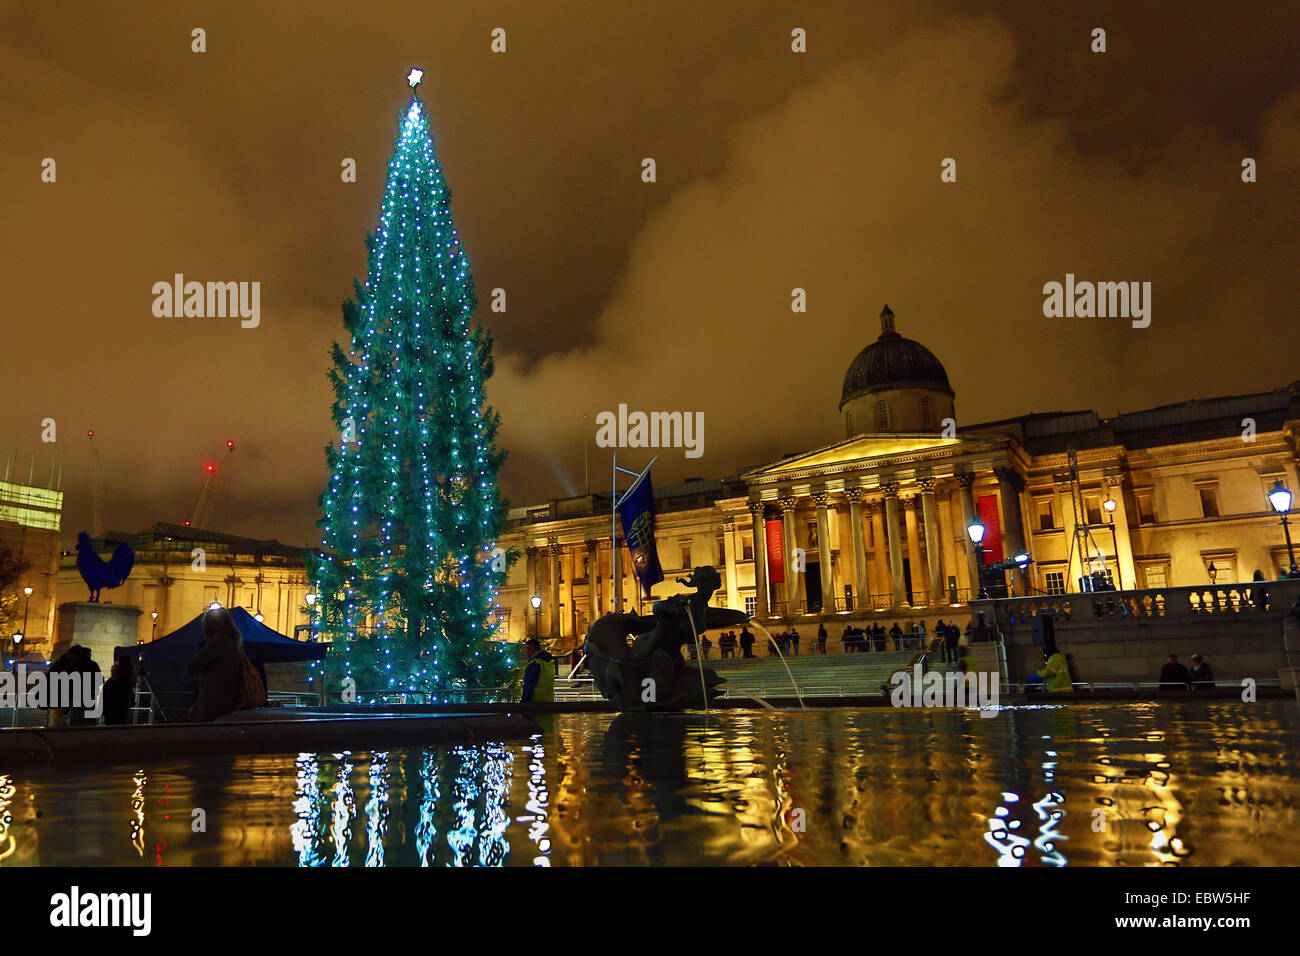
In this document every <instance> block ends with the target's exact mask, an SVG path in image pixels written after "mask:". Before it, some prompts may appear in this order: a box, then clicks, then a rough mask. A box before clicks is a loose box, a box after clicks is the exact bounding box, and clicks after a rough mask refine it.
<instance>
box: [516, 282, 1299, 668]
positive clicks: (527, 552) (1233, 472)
mask: <svg viewBox="0 0 1300 956" xmlns="http://www.w3.org/2000/svg"><path fill="white" fill-rule="evenodd" d="M880 322H881V331H880V336H879V337H878V338H877V339H876V340H875V341H874V342H872V343H871V344H869V345H868V346H867V347H866V348H864V349H863V350H862V351H861V352H859V353H858V355H857V357H856V358H854V359H853V361H852V363H850V365H849V367H848V370H847V371H846V373H845V376H844V389H843V393H842V397H841V399H840V405H839V413H840V417H841V420H842V422H843V426H844V436H845V437H844V439H843V440H842V441H838V442H836V443H834V444H831V445H827V446H825V447H822V448H815V449H812V450H810V451H807V452H804V453H802V454H798V455H794V456H792V457H788V458H785V459H782V460H780V461H776V462H772V463H770V464H767V465H764V466H762V467H759V468H754V469H751V470H748V471H743V472H741V473H740V474H738V475H735V476H732V477H728V478H721V479H693V480H688V481H687V482H686V483H684V484H681V485H675V486H669V487H663V488H656V489H655V511H656V515H655V537H656V540H657V544H658V550H659V560H660V564H661V565H662V567H663V570H664V575H665V578H666V580H665V581H664V582H663V583H661V584H659V585H656V587H655V589H654V595H655V598H659V597H663V596H666V595H668V594H673V593H677V592H678V591H680V590H682V588H681V586H680V585H678V584H676V583H675V581H674V579H675V578H676V577H678V576H683V575H686V574H688V573H689V569H690V568H692V567H694V566H695V565H701V564H712V565H714V566H716V567H717V569H718V570H719V572H720V573H721V576H722V588H721V589H720V590H719V591H718V592H717V594H716V595H715V600H716V602H717V603H718V604H719V605H725V606H729V607H736V608H744V609H745V610H747V611H748V612H749V613H751V614H753V615H755V616H757V617H758V619H759V620H761V621H763V622H765V623H766V622H771V621H775V622H778V623H781V622H785V621H798V622H799V623H800V624H801V625H803V624H805V623H806V624H807V625H808V626H809V627H811V628H813V629H815V628H816V626H817V623H818V622H819V621H822V622H826V623H827V624H828V626H831V627H832V628H834V630H833V633H834V634H838V633H839V628H840V627H841V626H843V625H845V624H848V623H850V622H852V623H859V624H860V623H863V622H867V623H871V622H875V621H889V620H902V619H905V618H913V619H927V620H929V621H933V620H934V619H935V618H938V617H949V618H951V617H958V618H960V617H962V616H963V615H962V611H961V610H960V608H961V606H962V605H965V604H966V602H967V601H968V600H969V599H970V598H971V597H972V595H977V594H978V591H979V587H980V577H979V576H978V571H977V570H976V569H977V567H978V565H977V563H976V562H977V556H976V550H975V548H974V546H973V545H972V543H971V540H970V537H969V536H968V534H967V528H968V526H970V525H971V524H972V522H973V521H974V519H975V518H976V516H978V517H979V519H980V521H981V523H982V524H983V525H984V527H985V529H986V531H985V536H984V540H983V544H982V548H983V558H984V561H985V564H986V565H992V564H998V563H1003V564H1009V563H1010V559H1012V558H1013V556H1015V555H1016V554H1017V553H1019V552H1021V551H1022V550H1023V551H1027V552H1028V554H1029V556H1030V559H1031V563H1030V564H1029V565H1028V566H1027V568H1025V570H1023V571H1022V570H1016V569H1014V568H1012V569H1009V570H998V569H992V568H987V569H986V571H985V577H984V583H985V586H986V587H988V586H989V583H990V580H991V579H992V580H995V581H996V585H997V587H999V588H1005V590H1006V592H1007V593H1010V594H1062V593H1066V592H1076V591H1081V590H1084V583H1083V582H1084V580H1087V581H1097V580H1099V579H1100V580H1105V581H1108V582H1110V583H1113V584H1114V585H1115V586H1116V587H1118V588H1119V589H1121V590H1131V589H1135V588H1166V587H1176V586H1184V585H1186V586H1194V585H1208V584H1214V583H1216V582H1217V583H1218V584H1220V585H1222V584H1224V583H1227V582H1233V581H1247V580H1250V578H1251V577H1252V575H1253V574H1254V572H1255V571H1257V570H1258V571H1261V572H1263V574H1264V575H1265V577H1267V578H1270V579H1276V578H1278V577H1280V576H1281V575H1282V574H1284V573H1285V572H1286V571H1287V570H1288V568H1289V566H1290V559H1289V557H1288V554H1287V547H1286V543H1285V539H1284V537H1283V531H1282V527H1281V524H1280V521H1279V519H1278V516H1277V514H1276V513H1275V512H1274V511H1273V510H1272V508H1271V507H1270V505H1269V501H1268V498H1267V496H1266V495H1267V492H1268V491H1269V490H1270V489H1272V488H1273V487H1274V486H1275V485H1276V484H1277V482H1279V481H1280V482H1281V483H1282V484H1283V485H1284V486H1285V487H1286V488H1288V489H1290V490H1291V491H1293V492H1296V491H1298V490H1300V480H1297V471H1296V463H1297V460H1298V457H1300V456H1298V448H1297V440H1298V438H1297V429H1298V428H1300V382H1293V383H1291V384H1290V385H1287V386H1284V387H1282V388H1278V389H1276V390H1275V391H1270V392H1261V393H1258V394H1253V395H1241V396H1234V397H1225V398H1213V399H1205V400H1201V401H1192V402H1186V403H1182V404H1177V405H1166V406H1162V407H1160V408H1153V409H1150V410H1147V411H1140V412H1131V413H1127V414H1122V415H1117V416H1115V417H1114V418H1101V417H1099V416H1098V415H1097V414H1096V413H1095V412H1092V411H1075V412H1052V413H1046V414H1039V413H1036V414H1031V415H1025V416H1022V417H1019V418H1010V419H1006V420H1003V421H994V422H986V423H984V424H979V425H971V426H968V427H961V428H957V427H955V425H954V422H953V420H954V419H955V414H954V399H955V395H954V393H953V389H952V387H951V385H950V384H949V382H948V374H947V372H946V371H945V370H944V367H943V365H942V364H941V363H940V362H939V360H938V358H936V357H935V355H934V354H933V353H932V352H931V351H930V350H929V349H927V348H926V347H925V346H924V345H921V344H920V343H919V342H916V341H913V340H912V339H909V338H906V337H904V336H903V335H901V334H900V333H899V332H898V331H897V330H896V329H895V324H894V315H893V313H892V312H891V311H890V310H889V307H888V306H886V307H885V309H884V311H883V312H882V313H881V316H880ZM1252 423H1253V424H1252ZM1071 458H1074V464H1073V468H1072V465H1071ZM1080 526H1082V527H1083V528H1086V531H1087V533H1086V534H1083V533H1078V532H1077V531H1076V529H1078V528H1079V527H1080ZM620 531H621V529H620ZM610 533H611V527H610V497H609V495H607V494H605V495H600V494H592V495H586V496H583V497H578V498H569V499H561V500H555V501H551V502H550V503H548V504H544V505H538V506H534V507H527V508H518V509H514V510H512V511H511V513H510V520H509V522H508V524H507V527H506V531H505V533H504V535H503V536H502V539H501V542H500V543H501V546H502V547H504V548H517V549H518V550H519V551H520V552H521V554H522V555H523V556H524V557H523V559H522V560H520V561H519V562H517V563H516V564H515V565H514V567H513V568H512V569H511V573H510V578H509V580H508V582H507V584H506V586H505V587H504V588H503V589H502V592H501V601H500V623H501V625H502V628H503V630H502V633H503V636H506V637H508V638H509V639H510V640H522V639H524V638H525V637H526V636H530V635H532V634H534V633H537V634H540V636H542V637H543V638H547V639H549V640H550V641H552V642H553V644H554V646H557V647H569V646H573V645H575V644H579V643H581V640H582V636H583V635H584V634H585V633H586V630H587V627H588V626H589V624H590V623H591V622H592V621H594V620H595V619H596V618H598V617H599V616H600V615H602V614H604V613H607V612H608V611H610V610H613V609H614V608H617V607H622V608H624V609H633V610H635V609H637V608H638V607H639V606H643V605H642V604H641V603H640V602H639V588H638V587H637V586H636V583H635V581H634V580H633V578H632V576H631V574H630V573H629V564H630V562H629V561H628V558H627V551H626V548H624V550H623V554H622V556H621V558H620V560H619V570H620V572H621V574H620V578H621V580H614V579H613V578H612V577H611V567H612V562H611V556H612V551H611V540H610ZM535 598H536V599H540V600H539V601H538V600H534V599H535ZM534 605H540V606H537V607H535V606H534ZM643 609H644V610H645V611H646V613H648V606H644V608H643Z"/></svg>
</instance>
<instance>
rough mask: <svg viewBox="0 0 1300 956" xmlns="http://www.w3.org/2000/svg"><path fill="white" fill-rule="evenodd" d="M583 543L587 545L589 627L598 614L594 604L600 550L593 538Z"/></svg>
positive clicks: (594, 621)
mask: <svg viewBox="0 0 1300 956" xmlns="http://www.w3.org/2000/svg"><path fill="white" fill-rule="evenodd" d="M584 543H585V544H586V545H587V622H588V624H587V626H588V627H590V626H591V625H592V624H595V623H596V618H597V617H599V616H600V610H599V608H598V607H597V605H596V587H597V585H598V582H599V581H600V552H599V551H598V550H597V548H598V547H599V544H600V543H599V542H598V541H595V540H589V541H586V542H584Z"/></svg>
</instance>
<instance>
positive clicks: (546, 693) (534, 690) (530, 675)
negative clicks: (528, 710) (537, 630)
mask: <svg viewBox="0 0 1300 956" xmlns="http://www.w3.org/2000/svg"><path fill="white" fill-rule="evenodd" d="M524 653H525V654H527V655H528V663H527V664H525V665H524V684H523V688H522V690H521V691H520V695H519V700H520V702H521V703H525V704H538V703H550V702H551V701H554V700H555V658H554V656H552V654H551V652H550V651H546V650H542V642H541V641H539V640H538V639H537V638H535V637H530V638H529V639H528V640H527V641H525V642H524Z"/></svg>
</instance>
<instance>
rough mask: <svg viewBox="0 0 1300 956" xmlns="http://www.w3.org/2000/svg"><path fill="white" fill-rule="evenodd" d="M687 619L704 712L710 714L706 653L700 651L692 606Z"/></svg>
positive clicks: (687, 611) (687, 613)
mask: <svg viewBox="0 0 1300 956" xmlns="http://www.w3.org/2000/svg"><path fill="white" fill-rule="evenodd" d="M686 619H687V620H688V621H690V622H691V633H692V634H693V635H694V636H695V669H696V670H697V671H699V672H700V693H701V694H702V695H703V697H704V712H705V713H706V714H707V713H708V712H709V689H708V688H707V687H705V686H704V653H703V651H701V650H700V632H699V631H698V630H696V627H695V615H694V614H692V613H691V609H690V606H689V605H688V606H687V608H686Z"/></svg>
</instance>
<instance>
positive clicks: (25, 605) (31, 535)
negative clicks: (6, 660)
mask: <svg viewBox="0 0 1300 956" xmlns="http://www.w3.org/2000/svg"><path fill="white" fill-rule="evenodd" d="M29 480H30V479H29ZM51 484H53V482H51ZM62 517H63V492H62V491H55V490H54V489H53V488H42V487H40V486H37V485H32V484H21V483H19V482H16V481H8V480H6V481H0V541H3V542H4V544H5V545H7V546H8V548H9V550H10V551H11V552H12V553H13V555H14V557H15V558H17V559H19V560H22V561H25V562H26V563H27V564H28V569H27V571H26V573H24V574H23V575H22V577H21V578H19V580H18V581H17V582H16V583H15V584H14V585H13V587H12V588H11V589H10V590H11V596H12V597H13V598H14V601H15V603H14V606H13V609H12V614H13V617H14V620H13V621H12V622H11V623H12V624H13V629H12V630H8V633H5V634H4V635H0V640H3V642H4V650H5V652H6V653H8V652H10V651H11V650H12V639H13V630H19V631H22V630H23V627H24V624H25V626H26V631H25V633H24V640H23V648H24V649H25V650H28V651H34V652H37V653H47V652H48V651H49V642H50V634H52V633H53V627H54V595H55V572H56V570H57V568H58V561H59V528H60V525H61V523H62ZM26 588H31V589H32V593H31V594H30V595H27V594H25V593H24V591H25V589H26Z"/></svg>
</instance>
